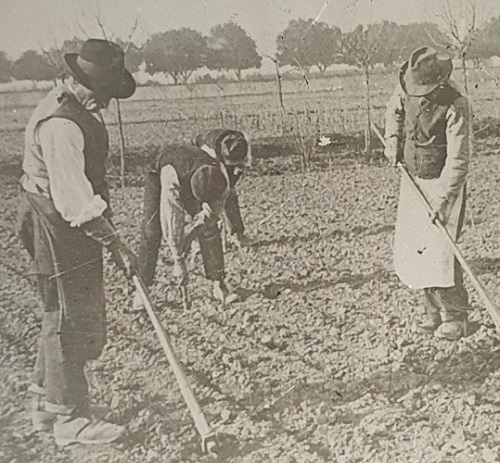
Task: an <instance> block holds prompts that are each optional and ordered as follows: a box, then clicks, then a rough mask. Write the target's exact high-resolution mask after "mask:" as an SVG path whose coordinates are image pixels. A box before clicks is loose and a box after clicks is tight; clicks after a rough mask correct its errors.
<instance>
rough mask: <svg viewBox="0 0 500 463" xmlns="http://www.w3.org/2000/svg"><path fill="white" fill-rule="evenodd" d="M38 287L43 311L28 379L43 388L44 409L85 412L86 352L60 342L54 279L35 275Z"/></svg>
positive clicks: (86, 401) (69, 412) (59, 320)
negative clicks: (34, 361) (34, 358)
mask: <svg viewBox="0 0 500 463" xmlns="http://www.w3.org/2000/svg"><path fill="white" fill-rule="evenodd" d="M38 286H39V289H40V293H41V296H42V301H43V306H44V314H43V319H42V330H41V333H40V338H39V343H38V356H37V359H36V363H35V368H34V371H33V375H32V377H31V380H32V382H33V383H34V384H35V385H36V386H37V388H41V389H42V390H44V391H45V403H46V405H45V407H46V410H47V411H51V412H54V413H60V414H71V413H73V412H77V413H78V414H80V415H86V414H87V413H88V408H89V402H88V384H87V379H86V378H85V372H84V369H85V363H86V361H87V355H86V353H85V352H84V351H80V352H79V351H78V350H76V349H65V348H64V346H63V344H62V342H61V310H60V305H59V296H58V290H57V284H56V281H55V279H52V280H51V279H49V277H48V276H46V275H39V276H38ZM81 347H82V349H83V346H81Z"/></svg>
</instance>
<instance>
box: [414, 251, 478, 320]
mask: <svg viewBox="0 0 500 463" xmlns="http://www.w3.org/2000/svg"><path fill="white" fill-rule="evenodd" d="M424 295H425V310H426V312H427V313H428V314H429V315H431V316H433V317H436V316H440V317H441V320H442V321H443V322H450V321H463V320H465V319H466V318H467V307H468V304H469V296H468V294H467V290H466V289H465V287H464V282H463V273H462V268H461V267H460V264H459V263H458V261H457V260H456V259H455V285H454V286H451V287H449V288H425V289H424Z"/></svg>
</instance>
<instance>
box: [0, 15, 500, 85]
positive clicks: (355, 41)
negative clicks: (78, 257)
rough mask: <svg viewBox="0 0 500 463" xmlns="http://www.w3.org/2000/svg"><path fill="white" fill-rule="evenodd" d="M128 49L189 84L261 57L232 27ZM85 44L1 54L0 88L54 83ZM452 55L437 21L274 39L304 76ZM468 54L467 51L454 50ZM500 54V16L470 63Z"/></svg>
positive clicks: (472, 48) (129, 55) (181, 32)
mask: <svg viewBox="0 0 500 463" xmlns="http://www.w3.org/2000/svg"><path fill="white" fill-rule="evenodd" d="M117 42H119V43H120V45H122V47H123V48H124V49H125V50H126V54H125V60H126V65H127V67H128V68H129V69H130V71H131V72H136V71H137V70H138V69H139V66H140V65H141V64H143V63H144V66H145V69H146V71H147V72H149V73H156V72H159V73H164V74H165V75H167V76H170V77H171V79H172V80H173V82H174V84H180V83H186V82H187V81H188V80H189V79H190V77H191V76H192V74H193V73H194V72H195V71H196V70H198V69H202V68H208V69H210V70H218V71H230V72H233V73H234V76H235V78H236V79H238V80H239V79H241V78H242V71H244V70H248V69H258V68H260V67H261V63H262V59H263V58H262V56H260V55H259V53H258V52H257V46H256V44H255V41H254V40H253V39H252V38H251V37H250V36H249V35H248V33H247V32H246V31H245V30H244V29H243V28H241V27H240V26H239V25H237V24H236V23H234V22H228V23H225V24H221V25H217V26H215V27H213V28H212V29H211V31H210V34H209V35H208V36H204V35H203V34H201V33H200V32H198V31H196V30H193V29H189V28H180V29H171V30H167V31H165V32H161V33H157V34H154V35H152V36H151V37H149V39H147V40H146V42H145V43H144V44H143V45H141V46H138V45H136V44H134V43H125V42H124V41H122V40H117ZM81 43H82V40H81V39H78V38H74V39H71V40H67V41H66V42H64V43H63V44H62V46H61V47H60V48H52V49H49V50H44V51H35V50H27V51H25V52H24V53H23V54H22V55H21V56H20V57H19V58H18V59H17V60H15V61H11V60H10V59H9V57H8V56H7V54H6V53H5V52H2V51H0V82H8V81H10V80H12V79H14V80H32V81H39V80H53V79H55V78H56V77H57V76H58V75H60V74H61V72H63V70H64V66H63V55H64V54H65V53H68V52H75V51H78V49H79V47H80V45H81ZM429 44H430V45H435V46H436V47H438V48H442V49H447V50H448V51H452V52H453V51H457V50H455V48H456V47H455V45H454V44H453V43H452V41H451V40H450V37H449V36H448V35H447V34H446V33H445V31H443V30H442V29H440V28H439V26H438V25H437V24H434V23H427V22H424V23H414V24H409V25H400V24H396V23H394V22H388V21H384V22H382V23H377V24H370V25H366V26H364V25H359V26H357V27H356V28H355V29H354V30H352V31H349V32H345V33H344V32H342V31H341V30H340V29H339V28H338V27H335V26H330V25H328V24H326V23H324V22H320V21H314V20H312V19H308V20H305V19H294V20H291V21H290V22H289V24H288V26H287V27H286V28H285V30H283V31H282V32H281V33H280V34H279V35H278V37H277V39H276V55H275V56H273V57H270V58H271V59H273V60H276V61H277V63H278V64H279V66H285V65H289V66H292V67H294V68H297V69H299V70H301V71H302V72H303V73H304V74H305V75H307V74H309V73H310V72H311V70H312V69H313V68H317V69H318V71H319V72H320V73H324V72H325V71H326V70H327V69H328V68H329V67H330V66H332V65H334V64H349V65H354V66H356V67H358V68H360V69H361V70H364V71H365V73H367V72H369V69H371V68H373V67H374V66H375V65H381V66H385V67H390V66H393V65H395V64H400V63H401V62H402V61H403V60H404V59H406V58H407V57H408V55H409V54H410V52H411V51H412V50H413V49H415V48H417V47H419V46H423V45H429ZM456 54H457V56H458V55H460V54H461V55H460V57H461V58H464V56H463V50H459V51H457V53H456ZM495 55H498V56H500V17H496V18H492V19H490V20H489V22H487V23H485V24H484V25H482V27H481V28H479V29H477V31H475V32H474V37H473V40H471V41H470V44H469V46H468V48H467V59H470V60H473V61H474V62H480V61H482V60H484V59H487V58H489V57H491V56H495Z"/></svg>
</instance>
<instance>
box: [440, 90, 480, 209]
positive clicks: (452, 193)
mask: <svg viewBox="0 0 500 463" xmlns="http://www.w3.org/2000/svg"><path fill="white" fill-rule="evenodd" d="M472 142H473V134H472V114H471V108H470V105H469V101H468V100H467V98H466V97H465V96H462V97H460V98H458V99H457V100H456V101H455V102H454V103H453V104H452V105H451V106H450V108H449V109H448V112H447V114H446V150H447V155H446V163H445V166H444V168H443V171H442V172H441V177H440V179H441V188H442V194H443V199H445V200H447V201H453V200H454V199H455V198H456V197H457V196H458V194H459V192H460V189H461V188H462V187H463V185H464V184H465V179H466V177H467V172H468V170H469V159H470V151H471V146H472Z"/></svg>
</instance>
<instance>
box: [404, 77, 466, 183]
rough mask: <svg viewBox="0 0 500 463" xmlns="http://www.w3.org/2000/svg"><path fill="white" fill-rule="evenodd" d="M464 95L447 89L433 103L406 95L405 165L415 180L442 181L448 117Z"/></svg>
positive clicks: (452, 89)
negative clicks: (438, 179)
mask: <svg viewBox="0 0 500 463" xmlns="http://www.w3.org/2000/svg"><path fill="white" fill-rule="evenodd" d="M461 96H462V95H461V94H460V93H459V92H458V91H457V90H456V89H454V88H453V87H451V86H450V85H447V86H446V87H444V88H443V89H442V91H441V92H440V93H439V94H438V95H437V97H436V98H435V99H433V100H427V99H425V98H423V97H414V96H409V95H405V97H404V100H403V106H404V110H405V132H406V140H405V147H404V161H405V164H406V166H407V167H408V170H409V171H410V173H411V174H412V175H414V176H415V177H419V178H423V179H432V178H438V177H439V176H440V175H441V171H442V170H443V167H444V165H445V162H446V114H447V112H448V109H449V108H450V106H451V105H452V104H453V103H454V102H455V101H456V100H457V99H458V98H460V97H461Z"/></svg>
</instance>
